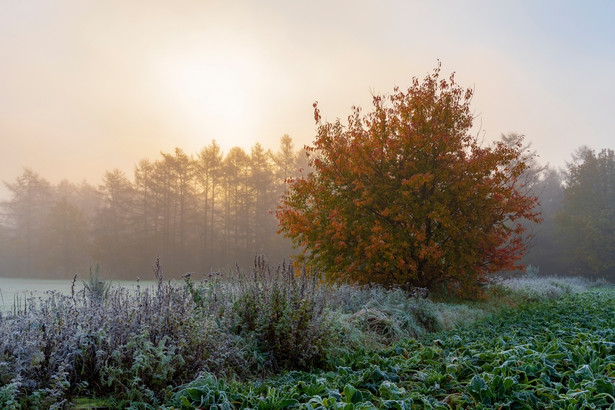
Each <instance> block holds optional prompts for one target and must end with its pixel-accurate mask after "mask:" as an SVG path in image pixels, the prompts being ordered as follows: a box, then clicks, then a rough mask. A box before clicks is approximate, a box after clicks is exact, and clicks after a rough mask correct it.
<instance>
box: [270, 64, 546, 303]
mask: <svg viewBox="0 0 615 410" xmlns="http://www.w3.org/2000/svg"><path fill="white" fill-rule="evenodd" d="M472 94H473V92H472V90H471V89H465V88H463V87H461V86H459V85H458V84H457V83H456V82H455V77H454V74H452V75H451V76H450V77H449V78H448V79H445V78H441V76H440V66H439V65H438V67H436V69H435V70H434V71H433V73H432V74H429V75H427V76H426V77H425V78H424V79H423V80H422V81H420V80H419V79H418V78H416V77H415V78H413V80H412V85H411V86H410V87H409V88H408V89H407V91H403V90H401V89H400V88H395V89H394V92H393V93H392V94H391V95H389V96H380V95H376V96H374V98H373V109H372V111H370V112H369V113H367V114H365V115H363V114H362V111H361V109H360V108H358V107H353V108H352V113H351V114H350V115H349V116H348V123H347V125H343V124H342V122H341V121H340V120H339V119H338V120H337V121H335V122H323V120H322V117H321V114H320V110H319V109H318V104H317V103H315V104H314V117H315V121H316V124H317V135H316V138H315V141H314V143H313V146H311V147H306V149H307V151H308V154H309V156H310V165H311V166H312V168H313V171H312V172H310V173H309V174H307V175H303V176H301V177H298V178H295V179H292V180H291V181H290V182H289V184H288V190H287V192H286V194H285V196H284V197H283V199H282V201H281V205H280V206H279V207H278V209H277V212H276V215H277V218H278V220H279V222H280V231H281V232H282V233H284V234H285V235H286V236H288V237H290V238H291V239H292V240H293V242H294V244H295V245H296V246H298V247H300V248H301V249H302V251H303V253H302V256H303V257H304V258H306V259H307V260H309V261H311V262H312V263H314V264H315V265H317V266H319V267H321V268H322V269H324V271H325V272H326V274H327V277H328V278H329V279H330V280H332V281H352V282H358V283H362V284H367V283H380V284H385V285H408V286H420V287H429V288H434V287H439V286H446V287H448V288H449V289H450V290H452V291H455V292H457V293H461V294H470V293H471V292H474V291H476V290H477V289H478V286H479V285H480V284H481V283H482V282H483V280H484V279H485V278H486V276H485V275H487V274H489V273H493V272H496V271H499V270H503V269H511V268H513V267H515V266H516V263H517V261H518V260H519V258H520V257H521V255H522V254H523V252H524V250H525V248H526V237H525V235H524V228H523V226H522V225H521V221H522V220H523V219H529V220H533V221H538V220H539V214H538V212H537V211H536V210H535V207H536V205H537V199H536V197H535V196H533V195H530V194H528V193H526V191H525V190H524V189H523V186H522V184H521V183H520V181H519V177H520V176H521V175H522V174H523V172H524V171H525V170H526V168H527V166H528V165H527V162H528V158H527V157H525V156H524V155H523V150H522V139H521V138H519V139H518V141H516V142H515V143H514V144H510V143H509V144H506V143H503V142H501V141H499V142H495V143H494V144H493V145H491V146H487V147H483V146H481V144H479V142H478V140H477V138H476V137H474V136H472V135H471V134H470V129H471V127H472V121H473V116H472V112H471V110H470V102H471V98H472Z"/></svg>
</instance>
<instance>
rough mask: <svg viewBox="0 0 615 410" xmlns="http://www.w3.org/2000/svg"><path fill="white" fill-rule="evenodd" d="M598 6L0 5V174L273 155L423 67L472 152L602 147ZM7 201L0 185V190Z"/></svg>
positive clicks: (606, 15)
mask: <svg viewBox="0 0 615 410" xmlns="http://www.w3.org/2000/svg"><path fill="white" fill-rule="evenodd" d="M613 21H615V2H613V1H610V0H609V1H600V0H593V1H587V2H581V1H566V0H558V1H555V0H538V1H537V0H514V1H513V0H510V1H507V0H502V1H497V2H496V1H487V0H485V1H477V0H476V1H473V0H468V1H453V0H430V1H428V0H425V1H414V0H399V1H393V0H380V1H362V0H354V1H345V0H344V1H334V0H329V1H323V0H313V1H309V2H307V1H282V0H279V1H278V0H260V1H233V0H227V1H207V0H202V1H196V0H193V1H190V0H174V1H160V0H142V1H138V0H134V1H125V0H104V1H103V0H100V1H93V0H73V1H67V0H20V1H14V0H0V155H1V156H0V180H1V181H5V182H13V181H14V180H15V179H16V178H17V177H18V176H19V175H20V174H21V173H22V172H23V169H24V167H28V168H30V169H32V170H34V171H36V172H37V173H39V174H40V175H41V176H42V177H43V178H45V179H47V180H49V181H50V182H52V183H57V182H59V181H60V180H62V179H68V180H69V181H72V182H76V183H79V182H81V181H83V180H87V181H88V182H89V183H92V184H94V185H97V184H98V183H100V180H101V179H102V176H103V174H104V172H105V171H110V170H112V169H115V168H118V169H120V170H122V171H124V172H125V173H126V175H127V176H128V177H129V178H131V177H132V173H133V170H134V166H135V165H136V164H137V163H138V161H139V160H141V159H143V158H149V159H152V160H155V159H158V158H159V156H160V152H161V151H162V152H171V151H172V150H174V148H175V147H179V148H182V149H183V150H184V151H185V152H186V153H188V154H196V153H198V152H199V151H200V150H201V149H202V148H203V147H204V146H206V145H208V144H210V143H211V141H212V140H216V141H217V142H218V143H219V144H220V145H221V147H222V148H223V150H224V152H228V151H229V149H230V148H232V147H233V146H241V147H243V148H244V149H246V150H247V151H249V150H250V148H251V147H252V146H253V145H254V144H256V143H257V142H260V143H261V144H262V145H263V146H264V147H265V148H271V149H272V150H274V151H275V150H276V149H277V148H278V147H279V141H280V138H281V137H282V136H283V135H284V134H289V135H290V136H291V137H292V138H293V140H294V142H295V145H296V147H301V146H303V145H305V144H310V143H311V142H312V141H313V139H314V136H315V131H316V125H315V124H314V117H313V108H312V104H313V102H314V101H318V102H319V107H320V110H321V114H322V115H323V118H324V119H325V120H329V121H334V120H335V119H337V118H342V119H345V118H346V117H347V116H348V115H349V114H350V112H351V106H353V105H358V106H361V107H363V109H364V111H367V110H369V108H370V107H371V98H372V94H374V93H376V94H387V93H391V92H392V91H393V88H394V87H395V86H399V87H400V88H402V89H405V88H408V87H409V86H410V84H411V81H412V78H413V77H418V78H423V77H425V76H426V75H427V74H429V73H430V72H431V71H432V70H433V69H434V68H435V67H436V65H437V64H438V60H439V61H440V62H441V64H442V73H443V74H444V75H445V76H447V77H448V75H449V74H450V73H451V72H455V73H456V80H457V82H458V83H459V84H460V85H462V86H464V87H471V88H473V89H474V92H475V94H474V98H473V101H472V110H473V112H474V114H475V116H476V119H475V127H474V130H473V131H472V132H473V133H475V134H476V135H477V136H480V138H481V139H484V140H485V143H489V142H490V141H492V140H494V139H497V138H499V136H500V135H501V134H502V133H504V134H507V133H510V132H516V133H520V134H524V135H525V136H526V139H527V141H529V142H531V143H532V147H533V148H534V149H535V150H536V151H537V153H538V154H539V156H540V157H539V161H540V162H542V163H549V164H551V165H552V166H554V167H561V166H564V165H565V162H566V161H569V160H570V159H571V154H572V153H573V152H574V150H575V149H577V148H578V147H579V146H581V145H587V146H589V147H591V148H594V149H601V148H615V143H614V141H615V138H614V137H615V74H614V73H615V24H613V23H612V22H613ZM6 194H7V191H6V190H4V191H3V190H2V188H0V197H1V196H3V195H6Z"/></svg>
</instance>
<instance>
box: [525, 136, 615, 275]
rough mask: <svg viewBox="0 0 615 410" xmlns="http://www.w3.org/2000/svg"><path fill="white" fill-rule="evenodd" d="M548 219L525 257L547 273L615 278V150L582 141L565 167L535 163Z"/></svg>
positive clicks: (535, 185) (536, 187) (537, 188)
mask: <svg viewBox="0 0 615 410" xmlns="http://www.w3.org/2000/svg"><path fill="white" fill-rule="evenodd" d="M534 170H535V171H536V172H538V173H539V174H540V176H539V178H537V179H536V180H535V181H534V183H533V185H532V189H533V190H534V192H536V193H537V195H538V197H539V200H540V206H541V211H542V217H543V222H542V223H541V224H540V225H533V226H529V227H528V229H529V230H530V231H531V232H532V233H533V243H532V245H533V246H532V248H531V250H530V252H528V253H527V254H526V255H525V257H524V259H523V261H524V263H526V264H529V265H533V266H535V267H537V268H539V269H540V274H545V275H577V276H585V277H590V278H594V279H598V278H604V279H607V280H609V281H611V282H615V151H613V150H612V149H601V150H600V151H596V150H594V149H592V148H589V147H586V146H582V147H580V148H579V149H578V150H577V151H576V152H575V153H573V155H572V160H571V161H570V162H568V163H567V164H566V166H565V168H564V169H560V170H557V169H554V168H550V167H534Z"/></svg>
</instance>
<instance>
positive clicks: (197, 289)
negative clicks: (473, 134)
mask: <svg viewBox="0 0 615 410" xmlns="http://www.w3.org/2000/svg"><path fill="white" fill-rule="evenodd" d="M154 270H155V272H154V273H155V274H156V276H157V278H158V279H159V282H158V285H157V286H156V288H155V289H140V288H139V289H137V290H136V291H135V292H134V293H129V292H128V291H127V290H126V289H122V288H118V287H112V288H111V289H110V290H109V291H108V293H107V296H106V297H105V298H102V299H101V298H100V295H99V294H97V293H94V292H90V291H89V290H88V289H87V288H86V287H85V286H84V287H83V289H81V290H77V289H75V292H74V293H73V294H72V295H66V296H63V295H60V294H54V293H52V294H51V295H50V297H49V298H46V299H40V300H34V299H30V300H28V301H27V302H26V303H25V304H22V305H20V306H19V307H17V308H15V309H14V310H13V312H11V313H9V314H7V313H3V314H1V315H0V352H1V356H0V386H2V387H0V407H2V408H19V407H23V408H29V407H43V408H47V407H51V406H56V407H62V406H64V405H67V404H68V403H72V402H73V401H75V400H76V399H78V398H80V397H89V398H92V399H95V400H97V401H100V400H103V402H106V403H107V405H108V406H110V407H126V406H129V405H131V404H130V403H132V404H133V405H134V406H137V407H138V406H144V405H145V404H147V405H152V406H160V405H162V404H164V403H168V402H169V401H172V400H180V401H181V400H183V399H181V398H180V396H182V394H183V393H178V392H180V391H181V392H184V393H185V392H187V391H190V390H189V387H186V386H194V385H195V384H194V383H197V384H198V383H199V382H202V381H203V380H204V379H207V380H209V382H208V383H213V381H215V383H216V385H218V384H220V385H221V386H222V385H224V386H226V384H225V383H227V382H229V381H230V380H242V381H243V382H248V383H250V382H251V381H255V380H261V381H262V380H267V378H269V377H272V376H275V375H277V374H284V373H285V372H287V371H289V370H291V371H298V370H299V371H301V370H302V371H306V370H310V369H318V368H321V369H328V370H332V371H333V370H335V369H337V368H338V367H339V366H347V364H348V363H349V361H350V360H354V359H353V358H356V357H360V356H361V355H363V354H365V353H362V352H366V351H372V350H375V351H379V350H381V349H387V348H389V347H390V346H391V345H392V344H393V343H403V342H404V341H407V340H408V339H420V338H422V337H425V335H428V334H429V333H430V332H434V331H442V330H451V329H455V328H457V327H458V326H460V325H461V324H465V323H469V322H473V321H475V320H477V319H479V318H482V317H485V316H486V315H487V314H489V313H490V312H494V311H498V310H499V309H500V307H499V306H500V305H501V304H503V303H506V304H508V305H512V304H515V303H516V304H523V303H524V302H525V300H526V296H524V295H523V293H522V292H521V291H519V290H518V289H517V290H510V288H507V287H506V286H507V285H506V284H505V283H504V284H499V285H497V286H495V287H494V288H493V292H494V293H493V297H492V299H491V300H492V302H489V303H490V304H485V303H482V304H481V303H477V302H474V303H472V304H463V305H460V304H448V303H435V302H432V301H431V300H428V299H420V298H416V297H412V296H409V295H407V294H406V293H405V292H403V291H402V290H400V289H385V288H382V287H368V288H359V287H354V286H348V285H342V286H336V287H326V286H325V287H323V286H318V280H317V278H318V276H317V275H316V274H315V273H314V274H312V273H310V270H309V269H305V270H301V271H300V272H295V271H294V269H293V268H292V266H289V265H285V264H282V265H281V266H279V267H277V268H271V267H270V266H269V265H268V264H266V263H265V262H264V261H263V259H257V260H256V261H255V265H254V267H253V269H252V270H251V271H250V272H249V273H246V272H243V271H241V270H238V269H237V270H235V271H234V272H229V273H226V274H217V273H213V274H211V276H210V275H207V277H205V278H203V279H202V280H199V281H195V280H194V278H186V279H185V283H184V284H183V286H172V285H171V284H170V283H168V282H165V281H164V280H162V278H161V275H162V270H161V268H160V265H159V263H156V264H154ZM541 280H543V279H535V281H541ZM528 286H531V287H533V288H540V287H539V286H536V283H535V282H534V283H530V284H529V285H528ZM588 286H591V284H589V283H587V282H585V283H584V286H583V287H582V288H576V289H575V288H570V289H569V291H574V290H585V289H587V288H588ZM504 301H505V302H504ZM199 374H201V375H203V376H201V377H199V378H198V380H199V381H198V382H194V383H193V384H190V383H192V382H193V381H194V379H195V378H197V376H198V375H199ZM291 374H294V373H291ZM207 375H209V376H207ZM258 383H261V382H258ZM258 383H257V385H258ZM266 383H269V382H266ZM248 385H249V384H247V385H246V386H248ZM181 386H184V387H181ZM270 387H271V386H270ZM190 388H191V387H190ZM208 388H211V385H210V386H209V387H208ZM242 388H243V387H242ZM178 389H180V390H178ZM186 389H188V390H186ZM199 389H200V390H198V391H200V392H203V391H204V390H203V389H204V387H203V386H201V387H199ZM194 394H195V393H193V394H192V396H190V397H193V396H194ZM211 394H213V395H216V397H221V396H220V395H224V394H226V393H224V391H220V392H217V393H216V392H214V393H211ZM259 394H260V393H259ZM174 395H175V396H174ZM173 397H175V399H173ZM194 397H196V396H194ZM195 400H196V399H195ZM199 400H200V399H199ZM207 400H209V399H207ZM80 402H83V400H81V401H80ZM139 403H140V404H139ZM195 403H196V402H195Z"/></svg>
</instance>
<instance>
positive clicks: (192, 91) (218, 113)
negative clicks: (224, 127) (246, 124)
mask: <svg viewBox="0 0 615 410" xmlns="http://www.w3.org/2000/svg"><path fill="white" fill-rule="evenodd" d="M173 82H174V83H175V88H176V94H177V97H178V99H179V100H183V104H182V105H184V108H186V109H188V110H189V111H195V114H197V115H199V116H204V117H207V118H208V119H209V120H217V121H220V122H223V123H232V122H234V121H238V120H240V119H241V118H242V117H243V116H244V114H245V102H246V101H245V100H246V90H245V89H244V86H243V85H242V77H241V76H240V75H239V73H237V72H236V71H235V70H234V69H233V68H232V67H230V66H228V65H223V64H216V63H209V64H203V63H201V64H198V63H184V64H183V65H180V66H179V67H177V69H176V75H175V77H174V79H173Z"/></svg>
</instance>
